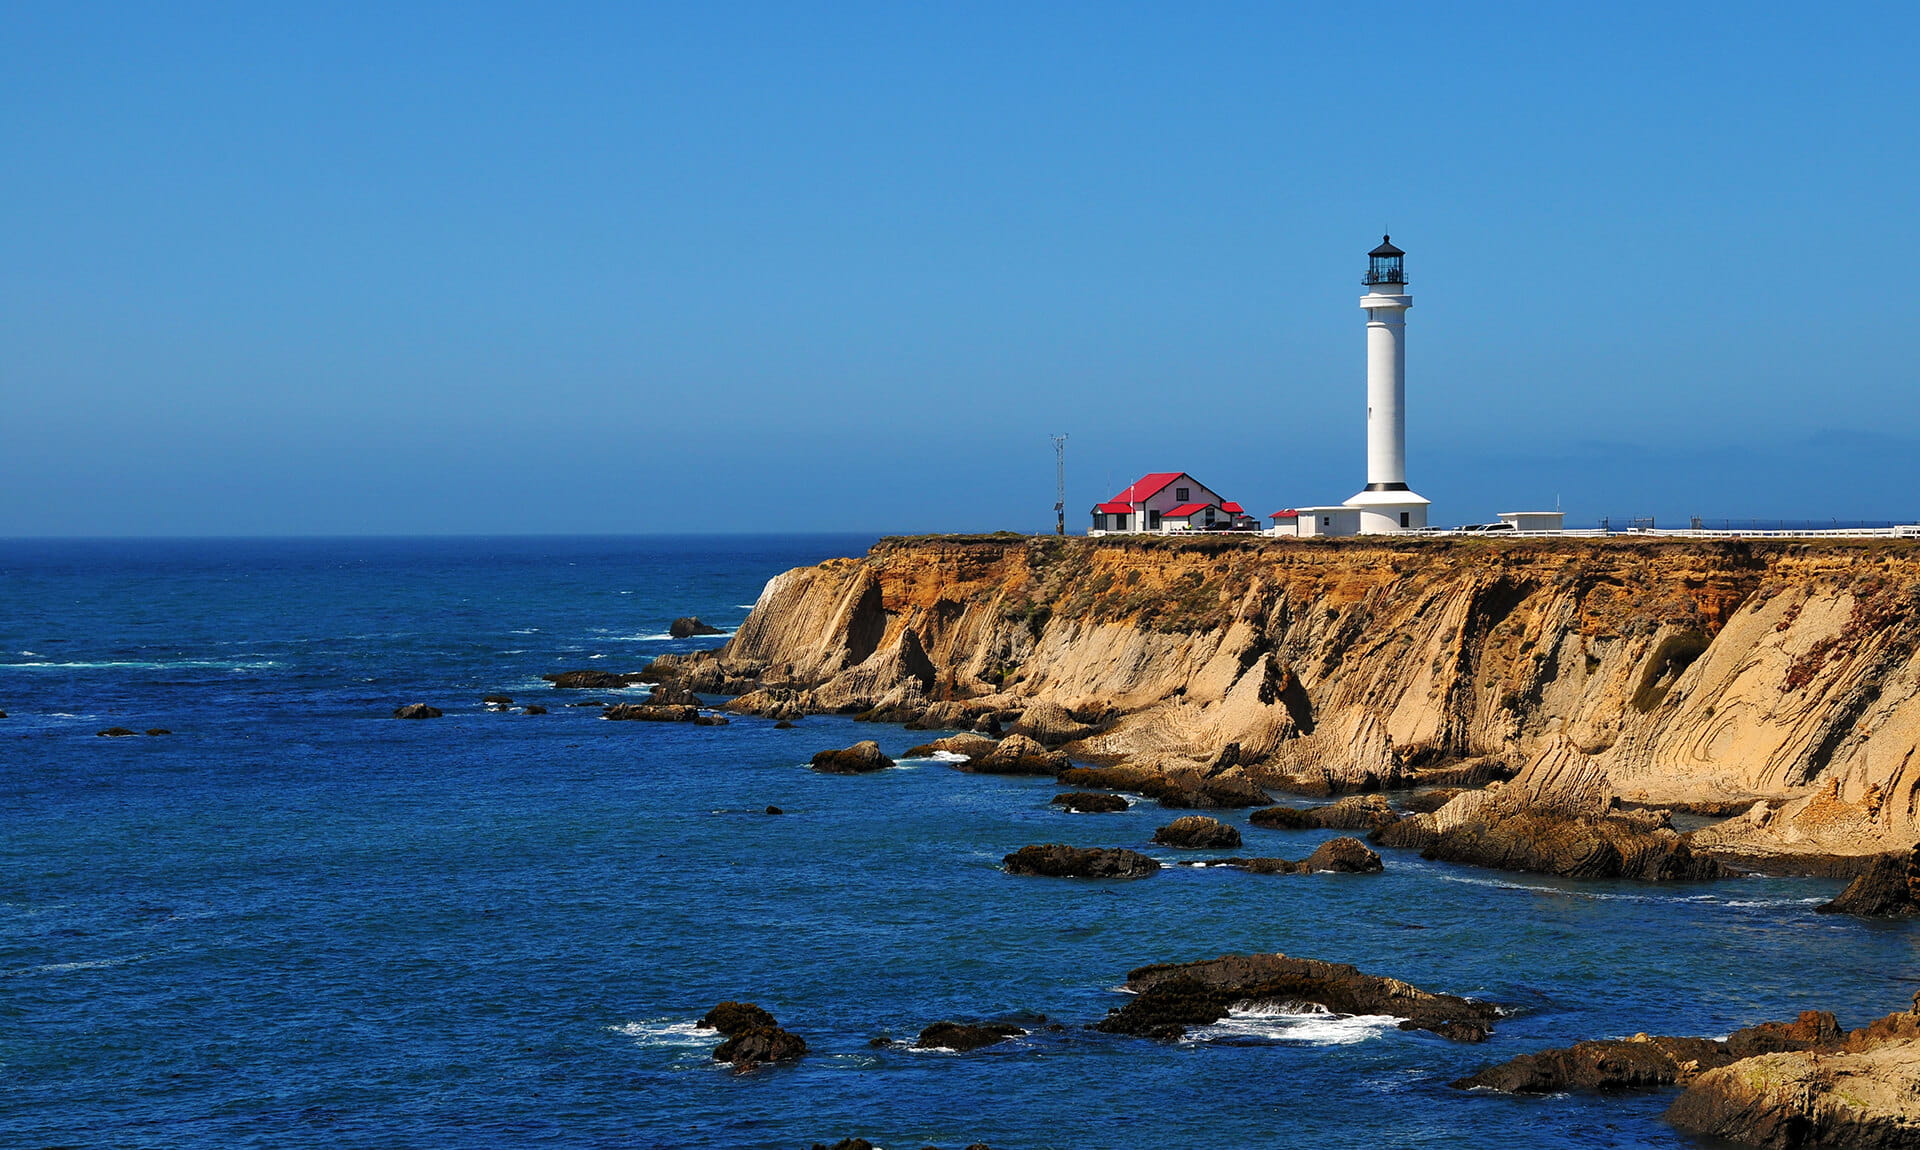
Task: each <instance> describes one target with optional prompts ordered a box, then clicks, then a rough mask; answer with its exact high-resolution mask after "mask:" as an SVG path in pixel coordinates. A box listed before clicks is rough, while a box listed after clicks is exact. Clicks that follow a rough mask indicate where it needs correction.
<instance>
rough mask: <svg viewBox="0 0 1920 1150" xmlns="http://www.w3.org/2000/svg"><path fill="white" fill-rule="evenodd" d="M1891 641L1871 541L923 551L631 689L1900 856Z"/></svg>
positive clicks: (1724, 842) (1906, 684)
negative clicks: (1501, 790) (1718, 816)
mask: <svg viewBox="0 0 1920 1150" xmlns="http://www.w3.org/2000/svg"><path fill="white" fill-rule="evenodd" d="M1917 649H1920V547H1916V546H1915V545H1912V544H1907V543H1902V542H1893V541H1887V542H1879V541H1873V542H1821V543H1813V544H1808V543H1758V542H1755V543H1743V542H1737V541H1736V542H1694V541H1671V540H1661V541H1633V542H1624V541H1615V540H1607V541H1602V540H1552V541H1533V540H1497V539H1489V540H1473V541H1441V540H1419V541H1403V542H1392V541H1382V542H1375V541H1367V540H1340V541H1269V540H1250V539H1237V538H1197V539H1185V540H1180V539H1101V540H1087V539H1060V538H1049V537H1041V538H1027V537H1017V536H993V537H928V538H912V539H893V540H886V541H883V542H882V543H880V544H879V545H877V546H876V547H875V548H874V549H873V550H872V551H871V552H870V553H869V554H868V555H867V556H865V557H863V558H857V559H838V560H833V561H831V562H828V563H824V564H821V565H820V566H817V567H810V568H802V569H798V570H794V571H789V572H787V573H785V574H783V575H780V576H779V577H777V578H775V579H774V580H772V581H771V582H770V583H769V584H768V585H767V587H766V589H765V590H764V591H763V592H762V594H761V596H760V599H759V601H758V603H757V604H756V606H755V607H754V609H753V612H752V614H751V615H750V617H749V618H748V619H747V621H746V622H745V623H744V624H743V625H742V626H741V627H740V629H739V631H738V632H737V633H736V634H735V636H734V637H733V638H732V639H731V640H730V641H729V642H728V643H727V644H726V646H725V647H724V648H722V649H721V650H720V651H718V652H716V653H713V654H711V655H708V656H694V657H688V658H684V659H672V658H669V659H666V660H663V661H662V664H661V670H663V671H665V672H666V673H669V674H673V675H676V676H684V677H685V678H686V679H687V681H689V682H690V683H693V684H695V685H696V686H697V687H698V688H700V689H704V690H710V691H722V692H725V693H729V694H735V693H737V694H741V695H742V697H741V698H740V699H739V700H737V701H736V703H735V706H736V707H737V708H738V709H740V710H744V711H757V712H760V713H765V714H799V713H805V712H818V711H840V712H854V713H860V712H866V713H871V714H872V715H873V716H874V717H876V718H887V719H891V720H894V721H911V722H916V723H917V724H919V725H925V726H976V725H977V726H983V727H988V726H992V727H1004V728H1005V729H1008V730H1012V731H1019V732H1022V733H1026V734H1030V735H1033V736H1034V737H1035V738H1038V739H1040V740H1041V741H1042V742H1045V743H1048V744H1049V745H1060V744H1063V743H1065V744H1068V749H1069V750H1070V751H1072V752H1073V753H1074V754H1075V755H1076V757H1081V758H1087V759H1092V760H1095V761H1109V762H1118V761H1122V760H1124V761H1127V762H1129V763H1132V764H1137V765H1144V766H1150V767H1155V768H1158V769H1160V770H1164V771H1172V772H1181V771H1191V772H1212V773H1214V774H1219V773H1223V772H1225V773H1234V774H1245V775H1247V776H1249V777H1251V778H1254V779H1256V780H1258V781H1261V782H1264V783H1267V784H1270V785H1276V786H1286V787H1290V788H1292V789H1296V790H1307V791H1312V790H1316V789H1322V790H1327V791H1337V790H1354V789H1370V788H1373V787H1382V786H1396V785H1404V784H1406V783H1409V782H1412V781H1415V780H1416V779H1420V780H1438V781H1444V780H1447V779H1451V778H1459V779H1466V780H1469V781H1471V780H1473V779H1475V778H1484V777H1485V775H1487V774H1489V773H1491V774H1496V775H1498V774H1507V773H1512V772H1514V771H1518V772H1519V775H1518V778H1516V779H1515V780H1514V782H1513V783H1511V784H1509V785H1508V794H1510V795H1513V796H1515V797H1516V798H1517V797H1518V796H1521V795H1524V796H1526V798H1527V800H1528V801H1530V802H1536V803H1545V804H1560V805H1563V806H1565V807H1567V808H1568V809H1589V810H1590V809H1605V808H1607V807H1609V806H1617V805H1619V804H1623V803H1625V804H1632V803H1640V804H1649V805H1656V806H1685V807H1690V808H1692V809H1695V810H1704V811H1712V812H1717V813H1722V814H1738V815H1739V817H1736V818H1730V819H1728V820H1727V821H1725V822H1723V823H1721V824H1719V825H1716V826H1713V827H1710V828H1708V829H1707V830H1705V831H1702V832H1700V833H1699V834H1698V835H1696V836H1695V843H1696V846H1704V847H1706V848H1708V849H1710V850H1717V851H1722V852H1729V853H1735V854H1743V855H1747V856H1757V855H1766V854H1771V853H1789V854H1791V853H1805V854H1816V853H1832V854H1843V855H1844V854H1864V853H1869V852H1876V851H1882V850H1891V849H1899V848H1904V847H1906V846H1908V845H1910V844H1911V843H1912V842H1913V841H1914V840H1915V838H1916V837H1920V826H1916V822H1920V764H1916V763H1915V761H1914V757H1915V756H1914V752H1915V748H1916V746H1920V663H1917V662H1916V650H1917ZM1503 767H1504V770H1503V769H1501V768H1503ZM1469 798H1471V799H1472V800H1473V801H1475V802H1484V801H1485V795H1484V794H1479V795H1474V796H1463V800H1457V801H1456V804H1451V805H1450V807H1449V808H1443V809H1442V810H1441V811H1440V812H1438V814H1437V816H1435V817H1436V818H1437V819H1438V820H1439V821H1440V822H1442V823H1444V822H1445V820H1446V819H1447V818H1448V817H1449V816H1448V811H1449V810H1450V809H1452V806H1461V807H1463V809H1464V808H1465V807H1470V806H1472V802H1467V801H1465V800H1466V799H1469ZM1455 813H1456V816H1457V814H1458V812H1455Z"/></svg>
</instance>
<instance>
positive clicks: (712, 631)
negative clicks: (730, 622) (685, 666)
mask: <svg viewBox="0 0 1920 1150" xmlns="http://www.w3.org/2000/svg"><path fill="white" fill-rule="evenodd" d="M667 634H669V635H672V636H673V637H674V638H676V639H687V638H691V637H693V636H695V635H724V634H726V632H725V631H722V630H721V629H720V628H718V627H714V626H711V625H709V624H706V623H702V622H701V621H700V617H699V616H698V615H683V616H681V617H680V618H678V619H675V620H674V621H673V622H672V623H670V624H668V625H667Z"/></svg>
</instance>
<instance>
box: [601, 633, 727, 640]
mask: <svg viewBox="0 0 1920 1150" xmlns="http://www.w3.org/2000/svg"><path fill="white" fill-rule="evenodd" d="M603 637H604V638H606V639H609V640H611V641H613V642H615V643H669V642H674V641H676V640H677V636H675V635H672V634H670V633H668V632H666V631H661V632H659V633H658V634H653V635H606V636H603ZM687 638H689V639H731V638H733V632H732V631H722V632H720V633H719V634H718V635H689V636H687Z"/></svg>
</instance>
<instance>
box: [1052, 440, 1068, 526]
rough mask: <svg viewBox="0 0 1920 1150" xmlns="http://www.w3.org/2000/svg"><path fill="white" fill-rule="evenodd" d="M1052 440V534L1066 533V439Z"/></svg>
mask: <svg viewBox="0 0 1920 1150" xmlns="http://www.w3.org/2000/svg"><path fill="white" fill-rule="evenodd" d="M1051 438H1052V439H1053V533H1054V534H1055V535H1065V534H1066V533H1067V437H1066V436H1065V435H1055V436H1052V437H1051Z"/></svg>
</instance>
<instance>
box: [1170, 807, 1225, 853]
mask: <svg viewBox="0 0 1920 1150" xmlns="http://www.w3.org/2000/svg"><path fill="white" fill-rule="evenodd" d="M1153 841H1154V842H1157V843H1159V844H1161V845H1162V846H1169V847H1179V848H1180V849H1182V850H1235V849H1237V848H1238V847H1239V846H1240V829H1239V828H1238V827H1233V826H1229V825H1227V824H1226V823H1223V822H1221V821H1220V820H1219V819H1215V818H1209V817H1208V816H1206V815H1187V816H1186V817H1184V818H1178V819H1175V820H1173V821H1172V822H1170V823H1168V824H1167V825H1166V826H1164V827H1161V828H1160V829H1159V830H1156V831H1154V832H1153Z"/></svg>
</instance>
